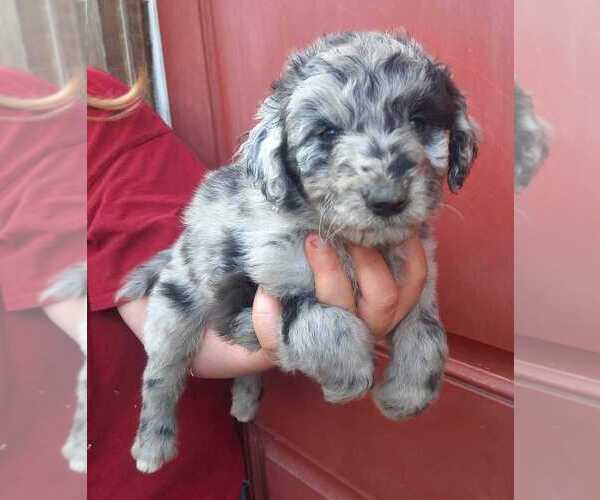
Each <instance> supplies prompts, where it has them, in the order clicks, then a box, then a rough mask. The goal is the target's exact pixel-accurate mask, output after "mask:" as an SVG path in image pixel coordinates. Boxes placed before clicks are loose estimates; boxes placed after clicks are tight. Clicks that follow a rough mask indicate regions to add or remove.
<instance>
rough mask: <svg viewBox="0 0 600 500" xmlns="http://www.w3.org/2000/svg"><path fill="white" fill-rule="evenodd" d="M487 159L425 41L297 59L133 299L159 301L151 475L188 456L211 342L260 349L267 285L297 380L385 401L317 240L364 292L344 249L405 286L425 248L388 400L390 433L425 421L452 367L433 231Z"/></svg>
mask: <svg viewBox="0 0 600 500" xmlns="http://www.w3.org/2000/svg"><path fill="white" fill-rule="evenodd" d="M476 153H477V137H476V132H475V127H474V125H473V123H472V121H471V120H470V118H469V117H468V115H467V111H466V106H465V100H464V98H463V96H462V94H461V93H460V91H459V90H458V89H457V88H456V86H455V84H454V83H453V82H452V79H451V77H450V74H449V71H448V69H447V68H446V67H444V66H443V65H441V64H439V63H437V62H435V61H434V60H433V59H432V58H431V57H429V56H428V55H427V54H425V52H424V51H423V49H422V48H421V46H420V45H419V44H417V43H416V42H415V41H414V40H411V39H409V38H407V37H404V36H401V35H389V34H381V33H343V34H333V35H328V36H325V37H323V38H321V39H319V40H317V41H316V42H315V43H314V44H313V45H311V46H310V47H308V48H307V49H306V50H304V51H302V52H299V53H297V54H294V55H292V56H291V57H290V59H289V61H288V64H287V67H286V68H285V70H284V72H283V75H282V77H281V79H280V80H279V81H277V82H276V83H275V84H274V85H273V92H272V94H271V95H270V96H269V97H267V98H266V99H265V101H264V102H263V103H262V105H261V106H260V109H259V111H258V123H257V125H256V126H255V127H254V128H253V129H252V130H251V131H250V133H249V135H248V137H247V140H246V141H245V142H244V144H243V145H242V146H241V148H240V151H239V153H238V155H237V157H236V159H235V161H234V163H233V164H232V165H230V166H227V167H225V168H222V169H220V170H218V171H216V172H214V173H212V174H211V175H210V176H209V177H208V178H207V179H206V180H205V182H204V183H203V184H202V186H200V188H199V189H198V190H197V192H196V194H195V196H194V198H193V200H192V202H191V204H190V205H189V206H188V208H187V210H186V212H185V220H184V223H185V230H184V232H183V234H182V235H181V237H180V238H179V239H178V240H177V242H176V243H175V244H174V246H173V247H172V248H171V249H170V250H168V251H165V252H163V253H161V254H159V255H158V256H157V257H156V258H155V259H153V260H152V261H150V262H148V263H146V264H145V265H144V266H142V267H140V268H139V269H137V270H135V271H134V272H133V274H132V275H131V276H130V277H129V279H128V281H127V282H126V284H125V285H124V287H123V288H122V290H121V291H120V292H119V294H118V297H117V298H118V299H123V298H127V299H135V298H138V297H142V296H144V295H147V294H149V297H150V301H149V306H148V316H147V319H146V324H145V326H144V340H145V348H146V351H147V353H148V362H147V365H146V369H145V371H144V379H143V407H142V412H141V418H140V425H139V429H138V432H137V436H136V439H135V443H134V445H133V448H132V454H133V456H134V458H135V459H136V461H137V467H138V469H139V470H141V471H143V472H152V471H155V470H157V469H158V468H160V467H161V465H162V464H163V463H164V462H166V461H168V460H170V459H171V458H172V457H173V456H174V455H175V453H176V439H175V434H176V423H175V405H176V403H177V400H178V398H179V395H180V394H181V391H182V389H183V385H184V382H185V378H186V374H187V369H188V365H189V361H190V357H191V355H192V353H193V352H194V351H195V349H196V348H197V347H198V345H199V343H200V342H201V340H202V339H201V335H202V333H201V332H202V331H203V329H204V328H205V327H206V326H208V325H211V326H212V327H214V328H215V329H216V330H217V331H218V332H219V333H220V334H221V335H223V336H224V337H225V338H227V339H229V340H230V341H232V342H235V343H238V344H241V345H243V346H244V347H246V348H247V349H250V350H255V349H258V348H259V344H258V342H257V339H256V336H255V334H254V331H253V327H252V320H251V305H252V298H253V296H254V293H255V290H256V287H257V286H258V285H260V286H262V287H263V288H264V289H265V290H266V291H267V292H268V293H270V294H272V295H274V296H275V297H277V298H278V299H279V300H280V301H281V303H282V305H283V316H282V322H281V335H280V339H279V348H278V357H279V364H280V367H281V368H282V369H283V370H285V371H295V370H298V371H301V372H303V373H304V374H306V375H307V376H309V377H310V378H312V379H313V380H315V381H316V382H317V383H319V384H320V385H321V387H322V389H323V394H324V397H325V399H326V400H328V401H331V402H335V403H338V402H344V401H349V400H352V399H355V398H358V397H361V396H363V395H364V394H365V393H366V392H367V391H369V390H370V388H371V386H372V384H373V346H372V344H371V339H370V335H369V332H368V331H367V328H366V326H365V324H364V323H363V322H362V321H361V320H360V319H359V318H357V317H356V316H354V315H353V314H351V313H349V312H348V311H346V310H343V309H340V308H338V307H333V306H328V305H325V304H320V303H319V302H317V300H316V298H315V291H314V282H313V275H312V272H311V270H310V268H309V266H308V264H307V261H306V258H305V255H304V251H303V242H304V238H305V236H306V234H307V233H308V232H309V231H319V233H320V234H321V236H322V237H323V238H326V239H327V240H329V241H330V242H331V243H332V244H333V245H334V246H335V247H336V248H337V250H338V251H339V253H340V255H341V257H342V258H343V261H344V262H346V263H347V272H348V274H349V276H350V277H352V266H351V262H350V259H349V258H348V256H347V254H346V252H345V249H344V242H345V241H351V242H355V243H358V244H361V245H367V246H372V247H376V248H378V249H379V250H380V251H381V252H382V253H383V254H384V256H385V258H386V259H387V262H388V264H389V266H390V267H391V269H392V270H393V272H394V273H395V274H396V276H397V278H398V279H402V273H403V254H402V249H401V245H400V244H401V243H402V242H403V241H405V240H406V239H407V238H409V237H410V236H411V235H413V234H415V233H416V234H419V235H420V236H421V238H422V240H423V244H424V247H425V249H426V253H427V258H428V269H429V275H428V278H427V281H426V285H425V288H424V290H423V293H422V296H421V299H420V301H419V303H418V305H417V306H415V307H414V308H413V310H412V311H411V312H410V313H409V314H408V316H407V317H406V318H405V319H404V320H403V321H402V322H401V323H400V324H399V325H398V326H397V327H396V328H395V330H394V331H393V332H392V333H391V334H390V335H389V343H390V349H391V352H392V359H391V362H390V364H389V366H388V368H387V371H386V374H385V380H384V382H383V383H382V384H381V385H380V386H379V387H377V388H376V389H375V393H374V397H375V401H376V402H377V404H378V406H379V408H380V409H381V411H382V413H383V414H384V415H386V416H387V417H389V418H391V419H403V418H407V417H410V416H413V415H416V414H418V413H420V412H421V411H422V410H423V409H424V408H425V407H426V406H427V405H428V404H429V402H430V401H432V400H433V399H434V398H435V397H436V395H437V393H438V391H439V388H440V382H441V378H442V370H443V366H444V360H445V358H446V354H447V347H446V339H445V333H444V329H443V326H442V324H441V322H440V320H439V317H438V307H437V302H436V293H435V280H436V264H435V260H434V242H433V241H432V239H431V237H430V236H429V230H428V227H427V221H428V219H429V218H430V217H431V215H432V214H433V213H434V211H435V210H436V208H437V207H438V205H439V203H440V199H441V196H442V183H443V179H444V178H447V181H448V184H449V187H450V189H451V190H452V191H454V192H456V191H458V190H459V189H460V188H461V186H462V184H463V182H464V180H465V178H466V177H467V174H468V173H469V170H470V167H471V163H472V161H473V159H474V158H475V155H476ZM260 393H261V379H260V377H259V376H258V375H256V376H248V377H242V378H239V379H237V380H235V382H234V384H233V405H232V410H231V412H232V414H233V415H234V416H235V417H236V418H237V419H238V420H240V421H248V420H251V419H252V418H253V417H254V415H255V413H256V410H257V407H258V400H259V396H260Z"/></svg>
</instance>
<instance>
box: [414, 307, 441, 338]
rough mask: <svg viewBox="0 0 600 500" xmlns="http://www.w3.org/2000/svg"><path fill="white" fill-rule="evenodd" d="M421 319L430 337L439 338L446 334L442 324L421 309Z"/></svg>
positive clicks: (428, 312)
mask: <svg viewBox="0 0 600 500" xmlns="http://www.w3.org/2000/svg"><path fill="white" fill-rule="evenodd" d="M419 319H420V320H421V323H422V324H423V325H424V326H425V327H426V333H427V335H429V336H430V337H433V338H436V339H437V338H439V337H440V336H441V335H442V333H443V332H444V328H443V327H442V324H441V322H440V321H439V320H438V319H436V318H435V316H433V314H432V313H431V312H430V311H428V310H426V309H421V310H420V312H419Z"/></svg>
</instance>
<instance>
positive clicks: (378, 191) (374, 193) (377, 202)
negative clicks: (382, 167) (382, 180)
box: [363, 186, 408, 217]
mask: <svg viewBox="0 0 600 500" xmlns="http://www.w3.org/2000/svg"><path fill="white" fill-rule="evenodd" d="M363 197H364V199H365V204H366V206H367V208H368V209H369V210H371V212H373V213H374V214H375V215H377V216H379V217H391V216H393V215H398V214H399V213H401V212H402V211H403V210H404V209H405V208H406V206H407V205H408V197H407V195H406V193H404V192H398V191H397V190H395V189H394V188H393V187H391V186H386V187H380V188H375V189H371V190H369V191H367V192H365V193H364V194H363Z"/></svg>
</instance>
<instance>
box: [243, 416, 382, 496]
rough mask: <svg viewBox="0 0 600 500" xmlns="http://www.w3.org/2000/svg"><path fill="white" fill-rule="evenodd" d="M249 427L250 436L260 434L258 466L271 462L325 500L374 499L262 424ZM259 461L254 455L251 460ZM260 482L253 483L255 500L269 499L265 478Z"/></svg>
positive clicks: (261, 478)
mask: <svg viewBox="0 0 600 500" xmlns="http://www.w3.org/2000/svg"><path fill="white" fill-rule="evenodd" d="M249 427H251V428H252V430H251V433H252V434H254V435H257V434H260V438H259V439H257V443H258V442H260V443H261V444H260V446H261V447H262V461H261V462H260V463H262V464H264V463H265V462H266V461H267V460H268V461H270V462H272V463H273V464H275V465H277V466H278V467H280V468H281V469H283V470H285V471H286V472H287V473H288V474H289V475H290V476H293V477H294V478H296V479H297V480H298V481H300V482H302V483H304V484H305V485H307V486H308V487H309V488H310V489H312V490H314V491H315V492H318V493H319V495H322V496H323V497H324V498H327V499H331V500H338V499H341V498H343V499H344V500H374V499H373V497H372V496H370V495H368V494H367V493H365V492H363V491H360V490H358V489H356V488H355V487H354V486H351V485H350V484H348V483H346V482H345V481H344V480H343V479H341V478H340V477H338V476H335V475H334V474H332V473H331V472H329V471H327V470H326V469H324V468H323V466H322V465H319V464H317V463H315V462H314V461H313V460H311V459H310V458H308V457H307V456H306V455H305V454H304V453H302V451H300V450H298V449H297V448H296V447H295V446H293V445H292V444H291V443H289V442H288V441H287V440H286V439H284V438H282V437H281V436H279V435H277V434H275V433H274V432H272V431H271V430H269V429H268V428H266V427H264V426H262V425H261V424H250V426H249ZM257 443H256V444H257ZM258 458H259V457H257V456H255V457H253V460H256V459H258ZM259 481H261V482H260V483H259V482H254V481H253V484H252V491H253V493H254V495H255V499H256V500H266V499H267V498H268V496H267V488H266V484H265V482H264V476H263V477H260V479H259ZM274 500H276V499H274Z"/></svg>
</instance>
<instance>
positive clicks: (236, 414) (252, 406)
mask: <svg viewBox="0 0 600 500" xmlns="http://www.w3.org/2000/svg"><path fill="white" fill-rule="evenodd" d="M259 405H260V402H259V401H258V400H252V401H242V400H240V399H234V400H233V402H232V404H231V411H230V412H229V413H230V414H231V416H232V417H233V418H235V419H236V420H237V421H238V422H242V423H246V422H251V421H252V420H254V417H255V416H256V412H257V411H258V407H259Z"/></svg>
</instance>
